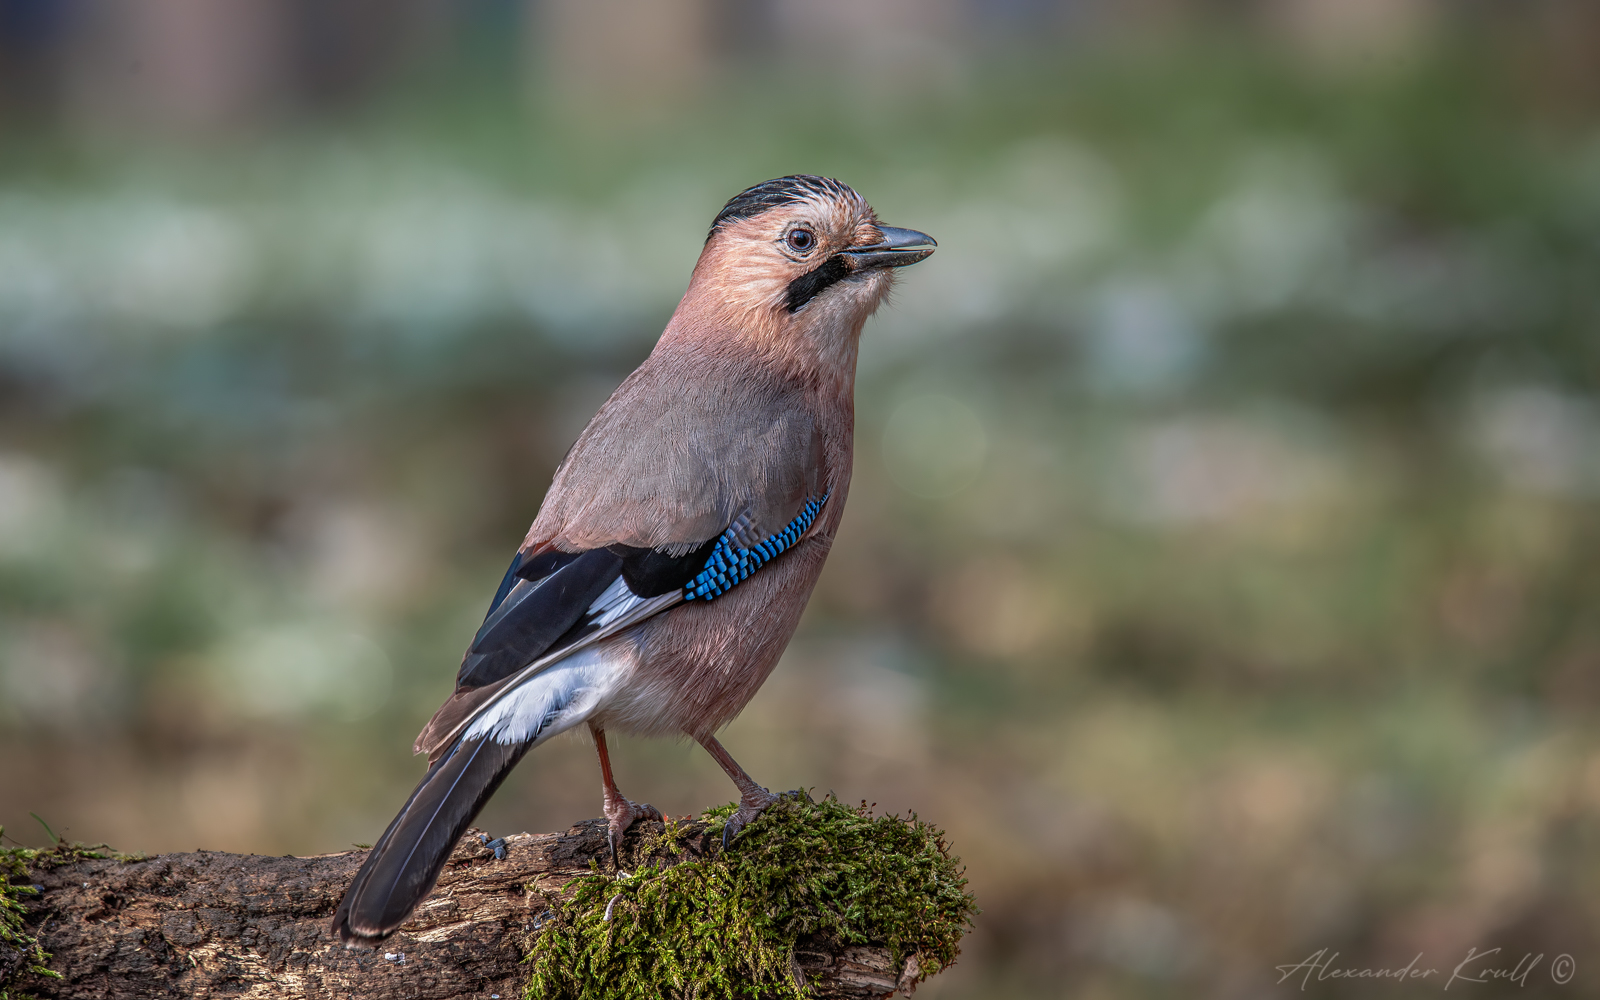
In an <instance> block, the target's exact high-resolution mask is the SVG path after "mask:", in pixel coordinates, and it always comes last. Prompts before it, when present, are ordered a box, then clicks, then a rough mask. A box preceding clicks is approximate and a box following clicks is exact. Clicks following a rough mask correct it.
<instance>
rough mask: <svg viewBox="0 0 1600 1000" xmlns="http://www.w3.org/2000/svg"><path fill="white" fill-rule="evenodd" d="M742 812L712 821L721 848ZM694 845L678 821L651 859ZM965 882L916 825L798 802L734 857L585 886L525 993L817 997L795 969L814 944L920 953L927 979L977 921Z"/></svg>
mask: <svg viewBox="0 0 1600 1000" xmlns="http://www.w3.org/2000/svg"><path fill="white" fill-rule="evenodd" d="M733 809H734V807H733V806H732V805H728V806H723V807H721V808H719V809H715V810H712V811H710V812H708V813H707V814H706V815H705V817H704V819H705V821H706V832H707V834H708V836H707V838H706V839H707V841H708V842H710V843H711V844H712V845H713V846H714V845H715V843H716V838H717V836H718V835H720V833H721V830H722V825H723V824H724V823H725V821H726V818H727V816H729V815H730V814H731V813H732V812H733ZM684 839H685V833H684V831H683V830H682V829H681V828H675V827H674V826H673V825H672V824H670V823H669V824H668V827H667V832H666V834H665V835H664V836H663V837H662V838H660V840H659V841H658V842H656V843H654V844H647V845H644V846H643V847H642V848H641V851H642V852H643V853H645V854H648V855H649V856H652V857H660V856H662V854H663V853H665V854H668V855H676V856H681V853H683V852H686V848H685V845H684V843H683V841H684ZM966 885H967V880H966V878H965V876H964V874H963V869H962V868H961V867H960V862H959V861H958V860H957V859H956V858H954V857H952V856H951V855H950V851H949V849H948V848H947V847H946V846H945V843H944V840H943V836H942V834H941V833H940V832H939V831H938V830H937V829H935V828H933V827H931V826H929V825H928V824H926V823H923V822H921V821H920V820H918V819H917V818H916V817H915V816H912V817H911V818H910V819H901V818H900V817H898V816H876V817H875V816H873V815H872V814H871V812H870V811H868V810H867V809H866V808H865V807H862V808H852V807H850V806H846V805H843V804H841V803H840V802H839V801H838V800H837V799H835V798H833V797H832V796H830V797H828V798H827V799H824V800H823V801H821V802H812V801H811V800H810V798H809V797H807V796H804V795H799V796H795V797H792V798H791V797H787V796H786V797H785V798H784V799H783V800H782V801H780V802H778V803H777V804H775V805H773V806H772V807H771V808H769V809H768V810H767V811H766V812H765V813H764V814H763V815H762V816H761V817H760V818H759V819H758V820H757V821H756V822H754V823H752V824H751V825H750V826H749V827H747V828H745V830H744V832H743V833H741V834H740V836H739V839H738V840H736V841H735V842H734V843H732V844H730V845H729V846H728V848H727V849H726V850H721V851H716V852H715V853H712V854H710V855H709V856H707V857H703V858H699V859H692V858H685V859H684V860H682V861H681V862H680V863H677V864H672V865H667V866H654V867H644V868H641V869H640V870H638V871H637V872H635V873H634V874H633V875H632V877H629V878H621V879H619V878H615V877H613V876H612V875H610V874H608V873H603V872H601V871H600V870H599V866H598V865H596V867H595V871H594V874H591V875H587V876H584V877H582V878H579V879H577V880H575V881H574V882H573V883H572V884H571V885H569V886H568V888H567V894H566V898H565V899H563V900H561V901H560V902H559V903H558V904H557V905H556V909H555V911H554V912H553V913H552V914H551V915H549V916H547V917H546V919H545V922H544V924H543V926H542V928H541V929H540V930H539V931H538V932H537V934H536V935H535V937H534V938H533V940H532V943H531V948H530V954H529V958H528V961H529V962H530V963H531V964H532V966H533V972H532V975H531V976H530V977H529V980H528V988H527V996H528V997H529V998H583V1000H589V998H594V1000H599V998H602V997H604V998H615V997H624V998H628V1000H645V998H652V997H681V996H693V997H696V998H698V1000H711V998H721V997H796V998H799V997H806V996H809V995H810V993H811V990H810V987H809V984H805V983H801V982H797V981H796V979H795V977H794V975H793V973H791V971H790V970H791V965H792V961H791V956H792V955H793V953H794V946H795V942H796V941H797V940H799V939H800V938H801V937H802V936H805V935H821V936H825V937H829V938H832V939H834V940H836V941H840V942H843V943H845V944H869V943H874V944H881V945H886V946H888V948H889V950H890V952H891V953H892V954H893V956H894V959H895V961H896V962H897V963H898V962H900V961H902V960H903V959H904V958H905V957H906V956H908V955H911V954H913V953H914V954H916V955H917V958H918V962H919V964H920V966H921V970H922V971H921V978H926V977H927V976H929V975H932V974H933V973H935V972H937V971H939V970H940V969H942V968H944V967H945V966H947V965H949V964H950V963H951V962H953V961H955V958H956V955H957V954H958V953H959V952H960V948H959V944H960V941H961V938H962V936H963V935H964V934H965V933H966V930H967V928H968V927H969V926H970V925H971V922H972V917H973V916H974V914H976V913H977V909H976V907H975V905H974V900H973V897H972V895H971V894H970V893H968V892H967V890H966ZM608 909H609V911H610V918H611V919H610V920H607V919H606V916H607V910H608Z"/></svg>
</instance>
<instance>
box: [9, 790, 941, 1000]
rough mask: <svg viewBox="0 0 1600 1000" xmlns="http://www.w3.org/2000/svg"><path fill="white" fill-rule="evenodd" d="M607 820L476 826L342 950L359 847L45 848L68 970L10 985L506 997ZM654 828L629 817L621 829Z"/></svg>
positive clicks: (912, 976)
mask: <svg viewBox="0 0 1600 1000" xmlns="http://www.w3.org/2000/svg"><path fill="white" fill-rule="evenodd" d="M605 829H606V827H605V821H604V820H589V821H586V822H584V823H580V824H579V825H577V826H575V827H573V828H572V829H571V830H570V831H568V832H567V833H564V834H555V833H545V834H526V833H524V834H518V835H515V836H512V837H507V838H506V839H505V844H506V847H507V848H508V850H507V852H506V857H505V859H504V860H497V859H496V858H495V856H494V854H493V853H492V852H491V851H489V850H488V849H486V848H484V847H483V846H481V844H480V843H479V841H478V839H477V837H476V836H475V835H474V834H475V833H476V831H472V832H470V833H469V834H468V836H466V837H464V838H463V839H462V841H461V843H460V844H458V845H457V847H456V850H455V853H454V854H452V855H451V858H450V861H449V862H448V864H447V865H446V867H445V870H444V874H443V875H442V876H441V878H440V879H439V885H438V887H437V888H436V889H435V890H434V892H433V894H432V895H431V896H429V897H428V898H427V899H426V900H425V901H424V902H423V903H422V905H421V906H419V907H418V909H417V912H416V914H415V915H413V917H412V919H411V920H410V921H409V922H408V923H406V924H405V925H404V926H403V927H402V928H401V930H400V931H399V932H397V933H396V934H395V935H394V936H393V937H391V938H389V939H388V940H387V941H385V942H384V943H383V944H382V945H380V946H379V947H378V948H377V949H376V950H365V949H357V950H346V949H345V948H342V947H340V946H338V944H337V942H336V941H334V939H333V938H332V936H331V935H330V934H329V932H328V927H327V925H328V921H329V918H330V917H331V916H332V914H333V910H334V907H335V906H337V905H338V902H339V899H340V897H341V896H342V895H343V893H344V890H345V887H346V886H348V885H349V884H350V880H351V879H352V878H353V877H354V876H355V873H356V869H357V868H359V867H360V865H361V862H362V860H363V859H364V858H365V856H366V852H365V851H351V852H348V853H344V854H328V855H321V856H318V857H309V858H297V857H282V858H277V857H264V856H260V855H253V854H252V855H238V854H223V853H219V852H214V851H197V852H195V853H193V854H165V855H159V856H156V857H152V858H146V859H142V860H127V861H125V860H115V859H109V858H108V859H77V860H68V861H67V862H66V863H64V864H57V863H56V862H58V861H60V860H62V857H63V855H58V854H56V853H55V852H41V854H40V855H39V856H38V857H37V858H35V859H34V860H33V861H32V862H30V863H29V865H28V868H29V875H30V877H31V878H32V879H33V880H34V882H35V883H36V884H37V885H38V886H40V887H41V888H42V893H41V894H40V895H38V896H32V897H28V898H27V904H26V905H27V907H28V910H29V916H28V924H29V925H30V928H31V933H34V934H36V935H37V936H38V937H39V939H40V942H41V943H42V944H43V946H44V948H45V950H47V951H49V952H50V953H51V955H52V958H51V960H50V965H49V967H50V968H51V970H53V971H54V972H56V973H58V974H59V975H60V976H61V978H60V979H48V978H42V977H37V976H25V977H23V978H21V979H19V980H18V981H16V982H14V983H12V984H10V985H11V986H12V987H13V988H14V989H17V990H20V991H21V992H22V993H25V994H28V993H31V994H34V995H36V996H38V997H40V998H56V997H61V998H67V997H71V998H82V1000H90V998H93V1000H100V998H119V997H133V996H138V997H212V996H222V995H226V996H228V997H230V998H254V997H261V998H269V997H270V998H273V1000H300V998H308V1000H309V998H324V997H340V998H345V997H352V996H355V997H363V998H370V1000H386V998H395V1000H398V998H401V997H405V998H424V1000H448V998H458V997H460V998H465V997H473V998H489V997H493V996H495V995H496V994H498V995H499V996H500V997H502V998H507V1000H509V998H513V997H520V996H521V995H522V992H523V984H524V982H525V980H526V978H527V967H526V966H525V965H522V964H521V963H522V960H523V958H524V956H525V954H526V949H527V945H528V941H529V939H530V936H531V935H532V934H533V933H534V932H535V931H536V930H537V922H538V920H539V919H540V915H541V914H543V913H544V912H545V910H546V909H547V906H548V903H547V895H554V894H558V893H560V891H561V890H562V889H563V888H564V887H565V886H566V885H567V883H568V882H570V881H571V880H572V879H574V878H575V877H578V876H580V875H586V874H589V873H590V871H591V868H590V863H591V862H592V861H596V860H600V862H601V864H602V866H603V867H607V868H608V867H609V853H608V852H607V850H606V838H605ZM661 829H662V827H661V824H659V823H654V824H652V823H640V824H636V829H635V831H630V834H629V841H630V842H632V843H635V844H636V843H637V842H638V840H639V839H640V838H641V837H648V836H650V835H651V834H652V833H659V832H660V830H661ZM699 832H702V831H695V830H692V829H691V831H690V836H691V837H693V836H696V835H697V833H699ZM667 863H671V862H670V861H668V862H667ZM916 963H917V958H916V956H915V955H913V956H911V957H910V959H909V960H908V961H907V962H906V963H905V967H903V968H896V967H895V963H894V962H893V961H892V960H891V957H890V952H889V949H888V948H887V947H878V946H846V945H841V944H839V943H838V942H834V941H830V940H827V939H826V938H819V937H809V938H804V939H802V940H801V941H800V942H799V943H798V944H797V946H796V948H795V965H796V966H797V967H798V969H799V970H800V971H803V972H804V973H806V974H807V975H808V976H809V977H810V978H812V981H813V990H814V994H815V996H817V997H824V998H846V997H848V998H856V997H870V996H879V997H881V996H887V995H888V994H890V993H891V992H893V991H894V990H895V989H896V987H897V986H903V988H905V989H907V990H909V989H910V988H912V987H913V986H914V985H915V982H916V979H917V974H918V968H917V965H916ZM6 985H7V984H5V983H3V982H0V988H3V987H4V986H6Z"/></svg>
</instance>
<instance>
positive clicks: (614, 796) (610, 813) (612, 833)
mask: <svg viewBox="0 0 1600 1000" xmlns="http://www.w3.org/2000/svg"><path fill="white" fill-rule="evenodd" d="M589 731H590V732H592V733H593V734H594V749H595V752H596V753H598V754H599V755H600V779H601V781H602V782H603V785H604V790H605V811H606V820H607V821H608V823H609V828H608V830H607V831H606V840H607V841H608V842H609V843H610V844H611V863H612V864H613V865H615V866H616V868H617V871H619V872H620V871H621V870H622V862H621V861H620V860H619V859H618V858H617V848H619V847H621V846H622V835H623V834H625V833H627V832H628V827H630V826H632V825H633V824H634V821H635V820H641V819H657V820H658V819H660V818H661V812H660V810H658V809H657V808H656V807H655V806H653V805H651V804H650V803H648V802H629V801H628V800H627V799H626V798H624V797H623V795H622V793H621V792H620V791H618V790H617V783H616V780H615V779H613V778H612V777H611V754H610V753H609V752H607V750H606V731H605V730H604V729H598V728H596V727H594V726H590V727H589Z"/></svg>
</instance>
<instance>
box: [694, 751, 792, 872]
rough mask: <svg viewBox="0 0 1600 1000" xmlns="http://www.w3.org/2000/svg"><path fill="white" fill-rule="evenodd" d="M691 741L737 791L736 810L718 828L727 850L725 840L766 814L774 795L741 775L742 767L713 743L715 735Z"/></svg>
mask: <svg viewBox="0 0 1600 1000" xmlns="http://www.w3.org/2000/svg"><path fill="white" fill-rule="evenodd" d="M695 740H696V742H698V743H699V744H700V745H701V746H703V747H705V748H706V753H708V754H710V755H711V759H712V760H714V761H716V762H717V763H718V764H720V765H722V770H723V771H725V772H726V773H727V775H728V777H730V778H732V779H733V783H734V784H735V785H737V786H738V788H739V811H738V812H736V813H734V814H733V815H732V816H729V817H728V823H727V825H726V826H724V827H723V828H722V846H723V847H727V846H728V841H730V840H732V839H733V838H735V837H737V836H738V835H739V831H740V830H743V829H744V828H745V827H746V826H749V825H750V824H751V823H752V822H754V820H755V818H756V817H757V816H760V815H761V814H762V813H763V812H764V811H766V808H767V806H770V805H772V804H773V803H774V802H776V801H778V796H776V795H774V794H772V793H771V792H769V791H767V790H766V789H765V788H762V787H761V786H760V785H758V784H756V781H755V779H754V778H752V777H750V775H748V774H746V773H745V770H744V768H742V767H740V766H739V762H738V761H736V760H734V759H733V755H732V754H730V753H728V751H727V750H726V749H724V748H723V746H722V744H721V743H718V742H717V738H716V737H715V736H696V737H695Z"/></svg>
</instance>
